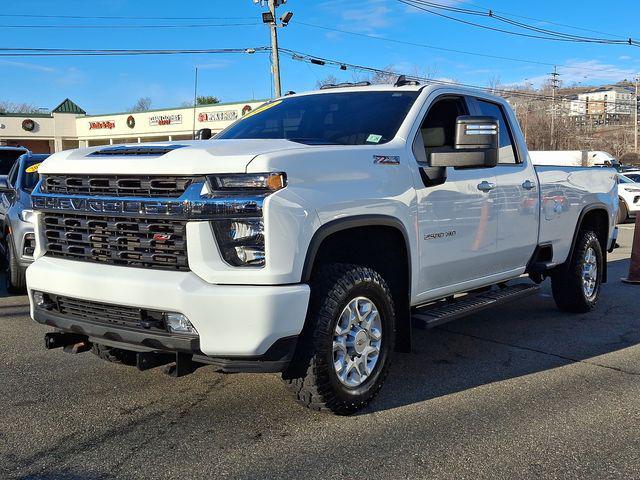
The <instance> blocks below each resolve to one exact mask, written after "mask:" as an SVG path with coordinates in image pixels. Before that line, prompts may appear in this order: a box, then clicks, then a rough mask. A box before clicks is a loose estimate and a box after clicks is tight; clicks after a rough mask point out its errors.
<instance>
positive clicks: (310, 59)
mask: <svg viewBox="0 0 640 480" xmlns="http://www.w3.org/2000/svg"><path fill="white" fill-rule="evenodd" d="M280 52H281V53H283V54H285V55H287V56H289V57H290V58H291V59H293V60H297V61H303V62H307V63H311V64H313V65H317V66H330V67H335V68H339V69H340V70H345V69H347V68H350V69H353V70H358V71H364V72H369V73H376V74H382V75H389V76H393V75H399V73H398V72H393V71H390V70H384V69H381V68H375V67H369V66H366V65H358V64H353V63H348V62H341V61H338V60H333V59H329V58H324V57H317V56H313V55H309V54H306V53H303V52H299V51H296V50H291V49H286V48H281V49H280ZM405 76H406V77H407V78H408V79H412V80H418V81H423V82H426V83H428V84H436V85H446V86H454V87H467V88H472V89H476V90H482V91H485V90H495V91H496V92H499V93H500V94H503V95H504V94H508V95H511V96H514V97H523V98H529V99H532V100H545V101H553V99H554V95H546V94H542V93H536V92H526V91H522V90H509V89H506V88H496V89H491V88H489V87H486V86H481V85H473V84H468V83H460V82H452V81H447V80H439V79H433V78H426V77H420V76H416V75H405ZM558 98H559V99H561V100H572V101H575V102H578V103H589V102H587V101H586V100H579V99H571V98H567V97H564V98H560V97H556V99H558ZM591 103H602V102H601V101H594V100H592V101H591ZM606 104H607V105H620V106H630V105H632V104H633V103H632V102H631V103H628V102H606Z"/></svg>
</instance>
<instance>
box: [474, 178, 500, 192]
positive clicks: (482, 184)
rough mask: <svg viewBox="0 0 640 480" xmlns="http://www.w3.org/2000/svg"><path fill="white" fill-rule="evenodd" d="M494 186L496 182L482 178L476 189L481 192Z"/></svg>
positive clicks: (487, 190)
mask: <svg viewBox="0 0 640 480" xmlns="http://www.w3.org/2000/svg"><path fill="white" fill-rule="evenodd" d="M494 188H496V184H495V183H491V182H487V181H486V180H483V181H482V182H480V183H479V184H478V190H480V191H481V192H489V191H491V190H493V189H494Z"/></svg>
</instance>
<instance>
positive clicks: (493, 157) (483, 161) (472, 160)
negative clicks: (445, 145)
mask: <svg viewBox="0 0 640 480" xmlns="http://www.w3.org/2000/svg"><path fill="white" fill-rule="evenodd" d="M499 142H500V125H499V123H498V120H497V119H496V118H494V117H473V116H469V115H464V116H460V117H458V118H457V119H456V138H455V145H454V148H453V150H451V151H448V152H432V153H431V158H430V165H431V166H432V167H454V168H491V167H495V166H496V165H497V164H498V151H499V145H500V144H499Z"/></svg>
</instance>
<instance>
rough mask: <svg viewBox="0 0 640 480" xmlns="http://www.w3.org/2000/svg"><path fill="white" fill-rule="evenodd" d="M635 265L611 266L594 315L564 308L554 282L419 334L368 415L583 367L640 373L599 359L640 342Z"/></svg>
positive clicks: (399, 358) (639, 369)
mask: <svg viewBox="0 0 640 480" xmlns="http://www.w3.org/2000/svg"><path fill="white" fill-rule="evenodd" d="M628 264H629V262H628V260H619V261H614V262H609V279H608V283H606V284H604V285H603V290H602V294H601V297H600V301H599V304H598V305H597V306H596V308H595V309H594V311H592V312H589V313H587V314H567V313H563V312H560V311H559V310H557V309H556V306H555V303H554V301H553V297H552V295H551V286H550V282H549V281H546V282H545V283H544V284H543V288H542V289H541V291H540V292H539V293H538V294H537V295H535V296H532V297H529V298H526V299H524V300H521V301H519V302H517V303H513V304H507V305H504V306H502V307H498V308H496V309H493V310H492V309H488V310H485V311H483V312H480V313H479V314H477V315H475V316H472V317H468V318H465V319H461V320H457V321H454V322H451V323H448V324H445V325H443V326H441V327H436V328H435V329H432V330H428V331H423V330H414V339H413V347H414V348H413V352H412V353H410V354H396V356H395V361H394V364H393V365H392V366H391V368H390V371H389V376H388V377H387V381H386V383H385V385H384V387H383V389H382V391H381V393H380V395H379V397H378V398H377V399H376V400H375V401H374V402H373V403H372V404H371V405H370V406H369V407H368V408H367V409H365V410H364V411H363V412H362V413H361V414H365V415H366V414H367V413H371V412H374V411H381V410H386V409H391V408H397V407H401V406H404V405H409V404H412V403H416V402H424V401H427V400H430V399H433V398H437V397H441V396H445V395H451V394H455V393H458V392H462V391H467V390H470V389H473V388H475V387H481V386H482V385H486V384H490V383H494V382H500V381H503V380H508V379H511V378H514V377H520V376H524V375H528V374H532V373H536V372H541V371H544V370H550V369H554V368H557V367H562V366H564V365H568V364H573V363H577V362H581V363H588V364H590V365H593V366H597V367H601V368H608V369H611V370H618V371H620V372H623V373H630V374H634V375H640V365H635V364H634V365H628V364H620V363H616V361H615V359H612V358H598V357H600V356H602V355H605V354H608V353H612V352H615V351H618V350H622V349H624V348H627V347H630V346H633V345H636V344H638V343H640V318H639V316H638V315H637V308H636V302H635V301H633V300H634V298H635V296H636V295H638V294H639V293H640V287H639V286H633V285H627V284H624V283H622V282H621V281H620V278H621V277H625V276H626V273H627V268H628Z"/></svg>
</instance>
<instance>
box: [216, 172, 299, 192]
mask: <svg viewBox="0 0 640 480" xmlns="http://www.w3.org/2000/svg"><path fill="white" fill-rule="evenodd" d="M207 180H208V182H209V187H210V188H211V190H212V191H217V192H219V191H223V192H233V191H235V192H275V191H277V190H280V189H281V188H284V187H286V186H287V176H286V175H285V174H284V173H234V174H225V175H208V176H207Z"/></svg>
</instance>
